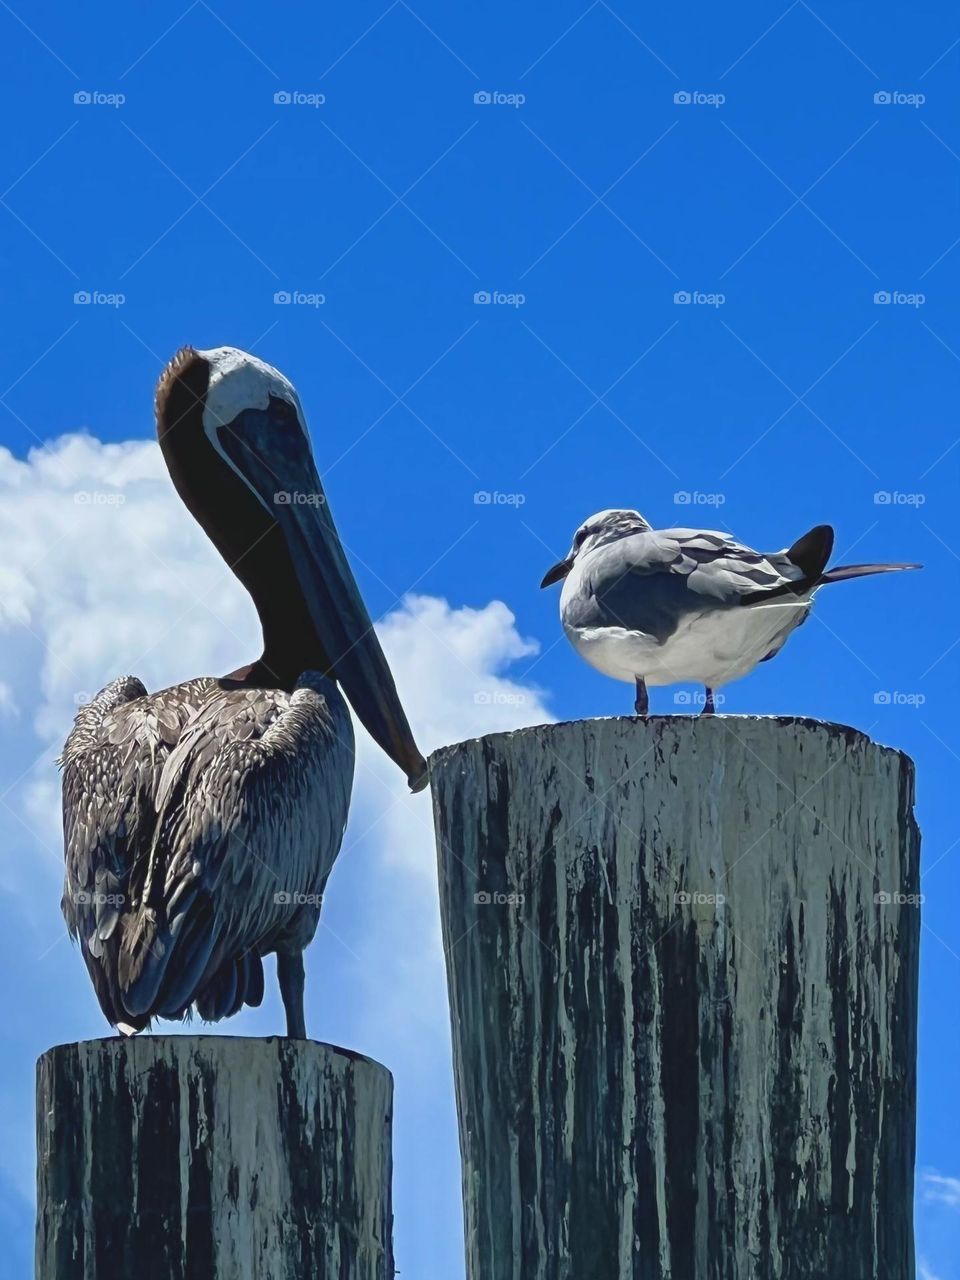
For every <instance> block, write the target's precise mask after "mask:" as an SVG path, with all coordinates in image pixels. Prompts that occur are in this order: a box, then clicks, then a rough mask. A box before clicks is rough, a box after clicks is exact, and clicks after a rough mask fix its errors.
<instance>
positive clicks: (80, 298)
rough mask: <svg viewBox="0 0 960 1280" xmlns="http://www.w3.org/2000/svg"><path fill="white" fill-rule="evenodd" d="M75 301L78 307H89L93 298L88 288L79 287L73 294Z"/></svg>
mask: <svg viewBox="0 0 960 1280" xmlns="http://www.w3.org/2000/svg"><path fill="white" fill-rule="evenodd" d="M73 301H74V303H75V304H76V305H77V306H78V307H88V306H89V305H90V303H91V302H92V301H93V298H92V297H91V295H90V294H89V293H88V292H87V290H86V289H78V290H77V292H76V293H75V294H74V295H73Z"/></svg>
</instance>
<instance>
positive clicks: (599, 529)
mask: <svg viewBox="0 0 960 1280" xmlns="http://www.w3.org/2000/svg"><path fill="white" fill-rule="evenodd" d="M649 532H650V526H649V525H648V524H647V522H646V520H644V518H643V516H642V515H641V514H640V512H639V511H626V510H621V509H619V508H613V509H611V510H609V511H598V512H597V514H596V515H595V516H590V518H589V519H588V520H584V522H583V524H582V525H581V526H580V528H579V529H578V530H577V532H576V533H575V534H574V535H573V542H572V544H571V546H570V550H569V551H568V552H567V554H566V556H565V557H564V558H563V559H562V560H559V561H558V562H557V563H556V564H555V565H554V566H553V567H552V568H550V569H548V570H547V572H546V573H545V574H544V575H543V581H542V582H541V583H540V586H541V587H549V586H552V584H553V583H554V582H559V581H560V580H561V578H565V577H566V576H567V574H568V573H569V572H570V570H571V569H572V568H573V566H574V563H575V561H576V559H577V557H578V556H585V555H586V554H587V553H588V552H590V551H593V550H594V548H595V547H602V546H603V545H604V544H605V543H607V542H616V541H617V540H618V539H619V538H626V537H628V536H629V535H630V534H631V533H649Z"/></svg>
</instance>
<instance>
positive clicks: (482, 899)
mask: <svg viewBox="0 0 960 1280" xmlns="http://www.w3.org/2000/svg"><path fill="white" fill-rule="evenodd" d="M473 901H474V903H475V904H476V905H477V906H478V907H522V906H523V904H524V902H526V898H525V897H524V895H523V894H522V893H516V892H514V891H511V892H509V893H504V892H503V891H502V890H500V889H478V890H477V892H476V893H475V894H474V895H473Z"/></svg>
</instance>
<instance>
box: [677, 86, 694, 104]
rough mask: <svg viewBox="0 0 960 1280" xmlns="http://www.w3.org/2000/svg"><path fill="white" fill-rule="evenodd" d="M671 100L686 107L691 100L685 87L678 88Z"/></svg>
mask: <svg viewBox="0 0 960 1280" xmlns="http://www.w3.org/2000/svg"><path fill="white" fill-rule="evenodd" d="M673 100H674V102H675V103H676V104H677V106H678V107H687V106H689V105H690V103H691V102H692V101H693V99H692V98H691V96H690V93H689V91H688V90H687V89H678V90H677V92H676V93H675V94H674V95H673Z"/></svg>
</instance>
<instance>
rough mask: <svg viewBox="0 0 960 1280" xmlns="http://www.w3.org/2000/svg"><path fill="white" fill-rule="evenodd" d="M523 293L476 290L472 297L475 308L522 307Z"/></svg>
mask: <svg viewBox="0 0 960 1280" xmlns="http://www.w3.org/2000/svg"><path fill="white" fill-rule="evenodd" d="M526 300H527V295H526V294H525V293H504V292H503V291H502V290H501V289H478V290H477V292H476V293H475V294H474V295H473V305H474V306H475V307H522V306H523V304H524V303H525V302H526Z"/></svg>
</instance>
